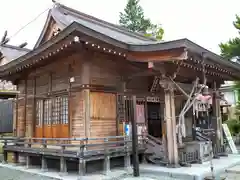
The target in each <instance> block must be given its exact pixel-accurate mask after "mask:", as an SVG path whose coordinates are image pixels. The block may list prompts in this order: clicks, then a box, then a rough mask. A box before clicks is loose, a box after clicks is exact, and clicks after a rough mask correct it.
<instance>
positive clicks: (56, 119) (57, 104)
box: [52, 97, 61, 124]
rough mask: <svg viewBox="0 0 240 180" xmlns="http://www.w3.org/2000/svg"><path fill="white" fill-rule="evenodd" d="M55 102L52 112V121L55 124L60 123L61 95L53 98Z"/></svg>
mask: <svg viewBox="0 0 240 180" xmlns="http://www.w3.org/2000/svg"><path fill="white" fill-rule="evenodd" d="M52 103H53V106H52V108H53V112H52V121H53V122H52V123H53V124H60V105H61V99H60V97H56V98H54V99H53V100H52Z"/></svg>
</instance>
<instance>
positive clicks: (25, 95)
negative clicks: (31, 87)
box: [21, 77, 28, 137]
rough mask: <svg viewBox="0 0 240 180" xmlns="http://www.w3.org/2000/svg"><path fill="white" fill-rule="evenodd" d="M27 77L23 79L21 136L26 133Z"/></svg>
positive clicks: (24, 135)
mask: <svg viewBox="0 0 240 180" xmlns="http://www.w3.org/2000/svg"><path fill="white" fill-rule="evenodd" d="M27 98H28V97H27V77H26V78H25V81H24V120H23V122H24V123H23V124H24V125H23V127H24V128H23V133H21V136H22V137H26V134H27V131H26V130H27V127H26V126H27Z"/></svg>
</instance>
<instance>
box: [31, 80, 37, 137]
mask: <svg viewBox="0 0 240 180" xmlns="http://www.w3.org/2000/svg"><path fill="white" fill-rule="evenodd" d="M32 106H33V109H32V137H34V136H35V130H36V77H34V79H33V104H32Z"/></svg>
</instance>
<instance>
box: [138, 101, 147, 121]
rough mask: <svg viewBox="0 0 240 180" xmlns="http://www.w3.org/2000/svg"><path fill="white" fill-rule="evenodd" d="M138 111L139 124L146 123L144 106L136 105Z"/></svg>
mask: <svg viewBox="0 0 240 180" xmlns="http://www.w3.org/2000/svg"><path fill="white" fill-rule="evenodd" d="M136 111H137V120H136V122H137V123H145V110H144V104H137V105H136Z"/></svg>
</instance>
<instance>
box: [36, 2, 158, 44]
mask: <svg viewBox="0 0 240 180" xmlns="http://www.w3.org/2000/svg"><path fill="white" fill-rule="evenodd" d="M51 19H53V20H54V21H55V22H56V23H57V25H58V26H59V28H60V29H61V30H63V29H64V28H66V27H67V26H69V25H70V24H72V23H73V22H77V23H79V24H81V25H83V26H85V27H87V28H89V29H92V30H94V31H97V32H100V33H102V34H106V35H108V36H109V37H111V38H113V39H115V40H118V41H121V42H123V43H127V44H148V43H153V42H155V41H156V39H155V38H151V37H146V36H144V35H143V34H141V33H134V32H131V31H130V30H128V29H126V28H124V27H121V26H119V25H115V24H112V23H109V22H106V21H103V20H101V19H98V18H95V17H93V16H90V15H87V14H84V13H82V12H79V11H77V10H74V9H71V8H69V7H66V6H64V5H62V4H59V3H57V4H55V6H54V7H53V8H52V9H51V10H50V11H49V13H48V17H47V21H46V23H45V25H44V28H43V31H42V33H41V35H40V37H39V39H38V41H37V43H36V45H35V48H36V47H38V46H39V45H40V43H41V41H42V38H43V36H44V34H45V32H46V31H47V28H48V25H49V23H50V21H51Z"/></svg>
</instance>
